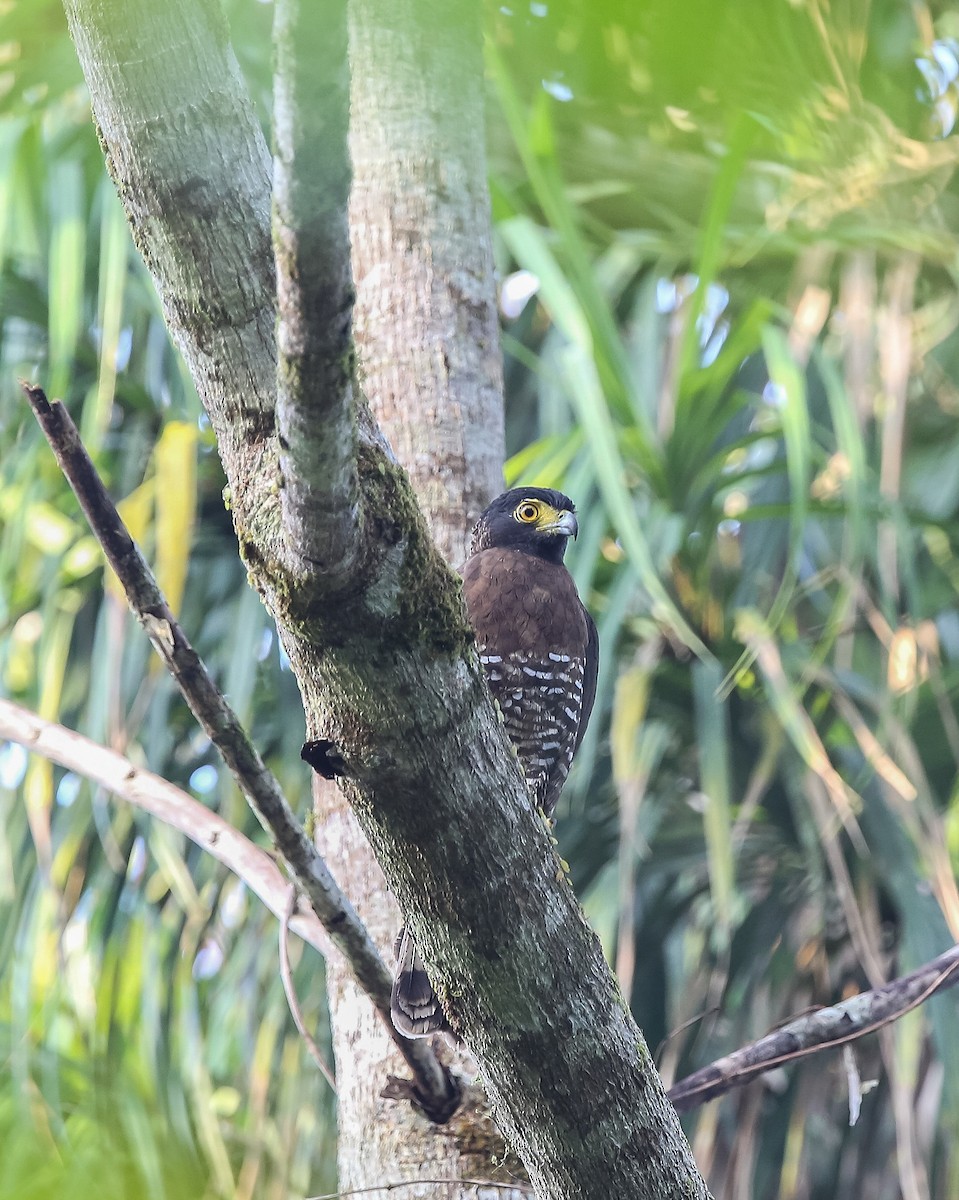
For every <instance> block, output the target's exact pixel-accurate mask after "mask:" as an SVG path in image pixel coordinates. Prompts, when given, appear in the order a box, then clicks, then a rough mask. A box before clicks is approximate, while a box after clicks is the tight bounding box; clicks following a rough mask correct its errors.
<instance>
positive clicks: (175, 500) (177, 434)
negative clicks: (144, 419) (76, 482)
mask: <svg viewBox="0 0 959 1200" xmlns="http://www.w3.org/2000/svg"><path fill="white" fill-rule="evenodd" d="M198 435H199V430H198V429H197V426H196V424H195V423H192V422H187V421H171V422H170V423H169V424H168V425H167V426H166V428H165V429H164V430H163V435H162V436H161V438H160V440H159V442H157V447H156V547H157V550H156V575H157V582H158V583H159V585H160V588H161V590H162V591H163V593H164V595H165V596H166V599H167V603H168V604H169V606H170V608H171V610H172V611H173V612H174V613H175V614H178V613H179V611H180V604H181V602H182V600H183V589H184V587H185V586H186V575H187V567H188V566H189V562H190V545H191V543H192V540H193V523H194V519H195V517H196V446H197V438H198Z"/></svg>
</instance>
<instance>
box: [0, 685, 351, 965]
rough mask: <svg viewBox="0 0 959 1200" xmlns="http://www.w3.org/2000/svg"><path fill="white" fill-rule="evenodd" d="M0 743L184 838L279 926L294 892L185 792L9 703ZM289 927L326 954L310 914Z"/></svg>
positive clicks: (262, 854) (268, 859)
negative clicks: (62, 770) (58, 768)
mask: <svg viewBox="0 0 959 1200" xmlns="http://www.w3.org/2000/svg"><path fill="white" fill-rule="evenodd" d="M0 738H2V739H5V740H8V741H11V742H16V743H17V744H18V745H20V746H23V748H24V749H25V750H29V751H30V752H31V753H33V754H39V755H40V756H41V757H43V758H45V759H47V760H49V761H50V762H54V763H57V764H58V765H59V766H61V767H64V768H65V769H66V770H68V771H73V772H74V773H75V774H77V775H82V776H83V777H84V778H85V779H89V780H91V781H92V782H93V783H96V784H98V785H99V786H100V787H102V788H105V789H106V790H107V791H108V792H110V793H112V794H113V795H114V796H119V797H120V798H121V799H122V800H125V801H126V802H127V803H128V804H132V805H133V806H134V807H135V808H138V809H140V810H142V811H143V812H145V813H148V814H149V815H150V816H151V817H155V818H156V819H157V820H159V821H162V822H163V823H164V824H165V825H169V826H170V827H171V828H173V829H176V830H178V831H179V832H180V833H183V834H186V836H187V837H188V838H190V839H191V840H192V841H194V842H195V843H196V844H197V845H198V846H199V847H200V849H201V850H205V851H206V852H207V853H208V854H210V855H212V856H213V857H214V858H215V859H217V861H218V862H221V863H223V865H224V866H225V867H228V868H229V869H230V870H231V871H232V872H233V874H234V875H236V876H237V878H238V879H242V880H243V882H244V883H245V884H246V885H247V887H248V888H249V889H250V891H251V892H253V893H254V895H256V896H258V897H259V898H260V900H261V901H262V902H263V903H264V904H265V905H266V907H267V908H268V909H269V910H270V912H272V913H273V915H274V916H275V917H277V918H279V919H281V920H282V918H283V915H284V912H285V910H286V907H287V903H288V896H289V892H290V884H289V881H288V880H287V879H286V877H285V876H284V875H283V873H282V871H281V870H280V868H279V867H278V866H277V865H276V862H275V861H274V860H273V858H272V856H271V855H270V854H268V853H267V852H266V851H265V850H263V849H261V848H260V847H259V846H257V845H255V844H254V843H253V842H251V841H250V839H249V838H248V837H246V836H245V835H244V834H242V833H241V832H240V831H239V830H238V829H236V828H234V826H232V825H231V824H230V823H229V821H225V820H224V819H223V818H222V817H221V816H220V815H219V814H218V813H215V812H211V811H210V809H208V808H207V807H206V806H205V805H203V804H201V803H200V802H199V801H198V800H194V799H193V797H192V796H189V795H187V793H186V792H184V791H182V790H181V789H180V788H178V787H175V786H174V785H173V784H172V783H170V782H168V781H167V780H166V779H162V778H161V777H160V776H159V775H154V774H153V773H152V772H151V771H146V770H143V769H142V768H140V767H137V766H135V765H134V764H133V763H132V762H131V761H130V760H129V759H128V758H125V757H124V756H123V755H122V754H117V752H116V751H115V750H108V749H107V748H106V747H105V746H100V745H98V744H97V743H96V742H93V741H91V740H90V739H89V738H87V737H84V736H83V734H82V733H77V732H76V731H75V730H73V729H67V728H66V727H65V726H63V725H57V724H55V723H54V722H52V721H46V720H44V718H43V717H40V716H37V714H36V713H33V712H30V711H29V709H26V708H22V707H21V706H20V705H19V704H14V703H13V702H12V701H10V700H3V699H0ZM288 924H289V928H290V931H291V932H292V933H295V934H296V935H297V937H299V938H302V940H303V941H305V942H308V943H309V944H310V945H311V946H312V947H313V948H314V949H315V950H318V951H319V952H320V954H322V955H324V956H326V955H327V954H328V953H329V950H330V942H329V938H328V937H327V935H326V932H325V931H324V929H323V926H322V925H321V924H320V921H319V919H318V918H317V916H316V914H315V913H314V912H313V911H312V910H310V909H305V908H302V909H298V910H297V911H296V912H295V913H294V914H292V915H291V917H290V919H289V922H288Z"/></svg>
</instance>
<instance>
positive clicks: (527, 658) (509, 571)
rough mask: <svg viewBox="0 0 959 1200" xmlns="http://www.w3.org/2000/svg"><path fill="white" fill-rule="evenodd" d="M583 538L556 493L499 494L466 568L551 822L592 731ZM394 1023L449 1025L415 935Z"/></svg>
mask: <svg viewBox="0 0 959 1200" xmlns="http://www.w3.org/2000/svg"><path fill="white" fill-rule="evenodd" d="M577 532H578V526H577V523H576V514H575V509H574V507H573V502H572V501H571V500H570V499H569V497H568V496H564V495H563V493H562V492H557V491H553V490H552V489H550V488H534V487H527V488H513V489H512V490H511V491H508V492H504V493H503V494H502V495H501V496H498V497H497V498H496V499H495V500H494V501H493V503H492V504H490V506H489V507H488V508H487V509H486V511H485V512H484V513H483V515H482V516H481V517H480V519H479V521H478V522H477V524H476V528H475V529H474V530H473V540H472V544H471V547H470V556H469V558H468V559H467V561H466V565H465V566H464V567H463V572H462V574H463V592H464V595H465V598H466V611H467V613H468V615H469V619H470V622H471V623H472V626H473V628H474V630H475V631H476V643H477V648H478V650H479V654H480V661H481V662H482V664H483V669H484V672H485V674H486V680H487V683H488V684H489V689H490V691H491V692H492V694H493V699H494V700H495V701H496V703H497V705H498V706H499V709H500V711H501V712H502V714H503V724H504V726H505V728H506V732H507V734H508V735H509V738H510V741H511V742H512V743H513V745H514V746H515V747H516V755H517V758H518V759H519V762H520V766H521V767H522V768H523V774H524V775H525V777H526V786H527V787H528V788H529V793H530V798H531V799H532V801H533V804H534V806H536V807H537V808H541V809H542V810H543V812H544V813H545V814H546V815H547V816H549V815H550V814H551V813H552V811H553V809H554V808H555V807H556V801H557V800H558V799H559V794H560V792H561V791H562V790H563V785H564V784H565V782H566V777H567V776H568V775H569V768H570V765H571V763H572V761H573V755H574V754H575V753H576V751H577V749H578V748H579V745H580V742H582V740H583V734H584V733H585V732H586V723H587V721H588V720H589V714H590V711H591V710H592V707H593V700H594V699H595V696H596V672H597V668H598V665H599V662H598V660H599V640H598V638H597V634H596V626H595V625H594V624H593V620H592V617H590V615H589V613H588V612H587V611H586V609H585V608H584V606H583V603H582V601H581V600H580V598H579V594H578V593H577V591H576V585H575V583H574V582H573V578H572V576H571V575H570V573H569V571H567V569H566V567H565V566H564V565H563V555H564V554H565V552H566V543H567V540H568V539H569V538H570V537H575V536H576V534H577ZM392 1013H393V1024H394V1025H395V1026H396V1028H397V1029H398V1030H399V1031H400V1032H401V1033H405V1034H406V1035H407V1036H408V1037H424V1036H425V1035H426V1034H429V1033H432V1032H433V1031H435V1030H437V1029H442V1028H444V1027H445V1019H444V1016H443V1010H442V1009H441V1008H440V1005H439V1001H438V1000H437V998H436V995H435V993H434V991H433V988H432V986H431V985H430V981H429V979H428V977H427V975H426V971H425V969H424V966H423V963H422V960H421V959H420V957H419V955H418V954H417V952H416V946H415V944H414V942H413V939H412V938H411V937H410V936H409V934H408V933H407V932H406V931H405V930H403V931H402V932H401V934H400V936H399V938H398V939H397V972H396V978H395V980H394V982H393V1001H392Z"/></svg>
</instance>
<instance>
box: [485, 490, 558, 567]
mask: <svg viewBox="0 0 959 1200" xmlns="http://www.w3.org/2000/svg"><path fill="white" fill-rule="evenodd" d="M578 532H579V525H578V524H577V522H576V509H575V507H574V505H573V502H572V500H570V498H569V496H564V495H563V493H562V492H557V491H554V490H553V489H552V488H537V487H525V488H524V487H519V488H512V489H511V490H510V491H508V492H503V494H502V495H501V496H497V497H496V499H495V500H494V501H493V502H492V504H490V505H489V506H488V507H487V508H486V510H485V511H484V512H483V515H482V516H481V517H480V519H479V520H478V521H477V522H476V527H475V528H474V530H473V542H472V546H471V553H473V554H476V553H477V551H479V550H489V549H492V548H496V549H510V550H521V551H523V552H524V553H526V554H534V555H536V557H537V558H544V559H546V561H547V562H562V561H563V555H564V554H565V552H566V541H567V538H570V537H575V536H576V534H577V533H578Z"/></svg>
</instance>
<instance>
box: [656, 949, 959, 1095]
mask: <svg viewBox="0 0 959 1200" xmlns="http://www.w3.org/2000/svg"><path fill="white" fill-rule="evenodd" d="M956 984H959V946H953V947H952V949H951V950H947V951H946V952H945V954H940V955H939V957H938V958H934V959H933V960H932V962H928V963H926V964H925V966H922V967H920V968H919V969H918V970H917V971H913V972H912V973H911V974H909V975H903V976H902V977H901V978H900V979H894V980H892V981H891V982H890V983H887V984H884V985H883V986H882V987H878V988H874V989H873V990H872V991H869V992H861V993H860V994H859V995H858V996H852V997H850V999H848V1000H844V1001H842V1003H841V1004H834V1005H831V1006H830V1007H829V1008H820V1009H818V1010H817V1011H816V1012H813V1013H808V1014H806V1015H805V1016H802V1017H799V1018H798V1019H797V1020H795V1021H790V1022H789V1024H788V1025H783V1026H782V1027H781V1028H780V1029H776V1030H774V1031H773V1032H772V1033H770V1034H767V1035H766V1036H765V1037H763V1038H760V1039H759V1041H758V1042H753V1043H752V1044H751V1045H749V1046H743V1047H742V1049H740V1050H736V1051H734V1052H733V1053H732V1054H727V1055H726V1057H725V1058H720V1059H718V1060H717V1061H716V1062H714V1063H711V1064H710V1065H709V1066H708V1067H703V1068H702V1070H700V1071H694V1072H693V1074H692V1075H688V1076H687V1077H686V1078H685V1079H681V1080H680V1081H679V1082H678V1083H676V1084H674V1085H673V1087H671V1088H670V1090H669V1098H670V1100H672V1102H673V1104H674V1105H675V1106H676V1108H677V1110H678V1111H679V1112H681V1113H683V1112H688V1111H689V1110H690V1109H693V1108H696V1107H697V1106H698V1105H700V1104H705V1103H706V1101H707V1100H713V1099H715V1097H716V1096H721V1095H723V1093H725V1092H729V1091H732V1089H733V1088H738V1087H742V1086H743V1085H744V1084H747V1083H749V1082H750V1080H753V1079H755V1078H756V1077H757V1075H761V1074H763V1072H764V1071H771V1070H772V1069H773V1067H780V1066H783V1065H784V1064H785V1063H789V1062H794V1061H795V1060H796V1059H798V1058H804V1057H806V1056H807V1055H809V1054H817V1053H818V1052H819V1051H820V1050H829V1049H832V1048H833V1047H837V1046H844V1045H847V1044H848V1043H849V1042H852V1041H855V1040H856V1039H858V1038H861V1037H865V1035H866V1034H867V1033H875V1031H876V1030H877V1029H881V1028H882V1027H883V1026H884V1025H888V1024H889V1023H890V1022H892V1021H895V1020H898V1018H899V1017H901V1016H903V1015H904V1014H905V1013H907V1012H909V1011H910V1009H913V1008H916V1007H917V1005H919V1004H922V1003H923V1002H924V1001H926V1000H928V999H929V997H930V996H932V995H933V994H934V993H935V992H937V991H941V990H942V989H944V988H949V987H954V986H955V985H956Z"/></svg>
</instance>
